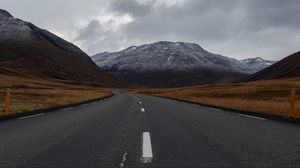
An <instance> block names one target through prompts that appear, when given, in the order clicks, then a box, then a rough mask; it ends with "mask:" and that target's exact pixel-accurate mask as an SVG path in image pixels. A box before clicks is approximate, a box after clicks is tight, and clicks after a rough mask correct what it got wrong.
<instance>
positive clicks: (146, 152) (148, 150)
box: [142, 132, 153, 163]
mask: <svg viewBox="0 0 300 168" xmlns="http://www.w3.org/2000/svg"><path fill="white" fill-rule="evenodd" d="M152 158H153V154H152V146H151V139H150V133H149V132H143V156H142V162H143V163H150V162H151V161H152Z"/></svg>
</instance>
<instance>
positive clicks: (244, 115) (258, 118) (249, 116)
mask: <svg viewBox="0 0 300 168" xmlns="http://www.w3.org/2000/svg"><path fill="white" fill-rule="evenodd" d="M239 115H240V116H243V117H248V118H253V119H257V120H263V121H265V120H267V119H265V118H261V117H255V116H251V115H246V114H239Z"/></svg>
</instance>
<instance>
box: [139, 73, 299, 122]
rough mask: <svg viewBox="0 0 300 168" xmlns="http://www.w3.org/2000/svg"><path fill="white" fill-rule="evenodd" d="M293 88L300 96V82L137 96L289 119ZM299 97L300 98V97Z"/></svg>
mask: <svg viewBox="0 0 300 168" xmlns="http://www.w3.org/2000/svg"><path fill="white" fill-rule="evenodd" d="M292 88H296V89H297V90H298V95H300V78H293V79H283V80H268V81H256V82H248V83H238V84H230V85H215V86H199V87H184V88H174V89H138V90H134V92H138V93H142V94H149V95H155V96H163V97H169V98H176V99H181V100H188V101H192V102H195V103H201V104H207V105H214V106H221V107H226V108H231V109H237V110H244V111H250V112H260V113H267V114H273V115H280V116H287V112H288V110H289V105H290V94H291V89H292ZM298 97H299V98H300V96H298ZM296 112H297V117H298V118H299V117H300V101H299V100H298V101H297V102H296Z"/></svg>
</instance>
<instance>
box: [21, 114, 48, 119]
mask: <svg viewBox="0 0 300 168" xmlns="http://www.w3.org/2000/svg"><path fill="white" fill-rule="evenodd" d="M40 115H44V113H40V114H34V115H30V116H25V117H20V118H18V120H23V119H27V118H32V117H37V116H40Z"/></svg>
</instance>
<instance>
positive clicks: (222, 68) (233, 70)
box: [92, 41, 256, 87]
mask: <svg viewBox="0 0 300 168" xmlns="http://www.w3.org/2000/svg"><path fill="white" fill-rule="evenodd" d="M92 59H93V60H94V62H95V63H96V64H97V65H98V66H99V67H101V68H102V69H104V70H105V71H106V72H109V73H111V74H113V75H115V76H117V77H120V78H121V79H123V80H125V81H127V82H129V83H131V84H135V85H143V86H158V87H170V86H186V85H198V84H213V83H219V82H232V81H234V80H236V79H238V78H241V77H244V76H247V75H249V74H250V73H253V71H254V70H252V69H251V68H252V67H251V66H248V65H247V64H245V63H244V62H241V61H238V60H236V59H233V58H229V57H225V56H222V55H218V54H213V53H210V52H208V51H206V50H204V49H203V48H201V47H200V46H199V45H198V44H192V43H183V42H176V43H173V42H167V41H161V42H157V43H153V44H146V45H142V46H132V47H129V48H127V49H125V50H123V51H120V52H115V53H109V52H104V53H100V54H96V55H94V56H92ZM255 68H256V67H255Z"/></svg>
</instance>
